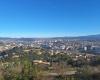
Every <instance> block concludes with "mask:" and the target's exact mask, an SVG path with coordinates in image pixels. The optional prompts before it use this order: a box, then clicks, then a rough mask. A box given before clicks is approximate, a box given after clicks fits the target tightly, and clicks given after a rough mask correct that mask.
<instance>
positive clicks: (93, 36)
mask: <svg viewBox="0 0 100 80" xmlns="http://www.w3.org/2000/svg"><path fill="white" fill-rule="evenodd" d="M44 39H45V40H49V39H79V40H100V34H98V35H88V36H78V37H54V38H9V37H0V40H19V41H34V40H44Z"/></svg>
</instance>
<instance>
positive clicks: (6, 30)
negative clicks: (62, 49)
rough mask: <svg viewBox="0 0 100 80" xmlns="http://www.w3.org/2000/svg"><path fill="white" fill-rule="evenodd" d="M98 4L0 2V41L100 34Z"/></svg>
mask: <svg viewBox="0 0 100 80" xmlns="http://www.w3.org/2000/svg"><path fill="white" fill-rule="evenodd" d="M99 3H100V1H99V0H9V1H8V0H1V1H0V37H64V36H85V35H94V34H100V23H99V21H100V5H99Z"/></svg>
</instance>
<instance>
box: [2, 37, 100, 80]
mask: <svg viewBox="0 0 100 80" xmlns="http://www.w3.org/2000/svg"><path fill="white" fill-rule="evenodd" d="M99 75H100V40H84V39H62V38H54V39H53V38H46V39H32V38H22V39H5V40H4V39H1V40H0V80H99V79H100V76H99Z"/></svg>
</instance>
